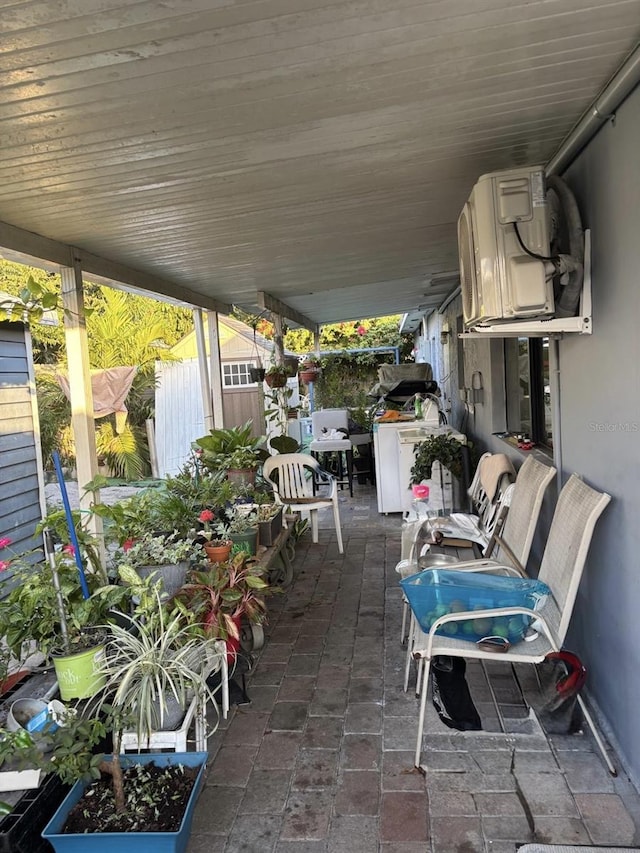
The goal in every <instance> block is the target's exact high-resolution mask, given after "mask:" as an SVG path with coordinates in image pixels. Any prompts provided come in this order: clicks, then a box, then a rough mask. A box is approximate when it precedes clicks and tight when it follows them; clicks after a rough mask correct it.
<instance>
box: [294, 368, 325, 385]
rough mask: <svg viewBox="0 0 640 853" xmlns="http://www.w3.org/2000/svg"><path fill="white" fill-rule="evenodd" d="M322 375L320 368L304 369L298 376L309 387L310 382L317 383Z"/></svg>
mask: <svg viewBox="0 0 640 853" xmlns="http://www.w3.org/2000/svg"><path fill="white" fill-rule="evenodd" d="M320 373H321V370H320V368H319V367H303V368H302V369H301V370H300V372H299V373H298V376H299V377H300V380H301V381H302V382H304V384H305V385H308V384H309V383H310V382H317V380H318V377H319V376H320Z"/></svg>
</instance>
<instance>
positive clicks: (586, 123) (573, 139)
mask: <svg viewBox="0 0 640 853" xmlns="http://www.w3.org/2000/svg"><path fill="white" fill-rule="evenodd" d="M638 82H640V44H639V45H638V46H637V47H636V48H635V49H634V50H633V51H632V52H631V53H630V54H629V56H628V57H627V59H626V60H625V62H624V64H623V65H622V66H621V68H620V69H619V70H618V71H617V72H616V73H615V75H614V76H613V77H612V78H611V80H610V81H609V82H608V83H607V85H606V86H605V87H604V89H603V90H602V92H601V93H600V94H599V95H598V97H597V98H596V100H595V101H594V102H593V104H592V105H591V106H590V107H589V109H588V110H587V111H586V112H585V113H584V115H583V116H582V118H581V119H580V120H579V121H578V123H577V124H576V125H575V127H574V128H573V130H572V131H570V133H569V135H568V136H567V137H566V138H565V140H564V142H562V144H561V145H560V148H559V149H558V151H557V152H556V154H555V155H554V156H553V157H552V158H551V160H550V161H549V162H548V163H547V166H546V170H545V171H546V173H547V175H559V174H562V172H564V170H565V169H566V168H567V167H568V166H569V165H570V164H571V163H572V162H573V160H575V158H576V157H577V156H578V154H579V153H580V152H581V151H582V149H583V148H584V147H585V145H587V143H588V142H590V141H591V139H593V137H594V136H595V135H596V133H597V132H598V131H599V130H600V128H601V127H602V125H603V124H604V123H605V122H606V121H608V120H609V119H613V118H614V115H615V111H616V110H617V109H618V107H619V106H620V104H621V103H622V102H623V101H624V99H625V98H626V97H627V95H629V94H630V93H631V92H632V91H633V89H634V88H635V87H636V86H637V84H638Z"/></svg>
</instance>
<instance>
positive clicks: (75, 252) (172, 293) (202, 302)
mask: <svg viewBox="0 0 640 853" xmlns="http://www.w3.org/2000/svg"><path fill="white" fill-rule="evenodd" d="M0 248H1V249H6V250H8V252H9V253H11V254H13V256H14V257H13V258H10V259H11V260H17V261H20V262H22V263H30V264H31V265H32V266H37V265H38V261H41V262H42V263H43V265H44V266H45V268H46V269H51V265H52V264H53V265H55V266H61V267H70V266H73V265H74V263H75V264H80V266H81V268H82V273H83V276H84V277H85V279H86V280H87V281H93V282H96V283H97V284H106V285H108V286H110V287H116V288H117V287H120V288H123V289H131V290H133V291H137V292H142V293H144V294H145V295H152V296H161V297H165V298H167V299H169V300H171V301H173V302H177V303H181V304H186V305H193V306H196V307H198V308H205V309H206V310H208V311H218V312H219V313H220V314H229V313H230V312H231V305H229V304H228V303H226V302H221V301H219V300H218V299H213V298H212V297H209V296H204V295H202V294H199V293H196V292H195V291H193V290H190V289H189V288H188V287H184V285H181V284H177V283H176V282H173V281H167V279H163V278H158V276H155V275H152V274H151V273H147V272H143V271H142V270H138V269H134V268H133V267H129V266H126V265H125V264H120V263H117V262H116V261H110V260H108V258H102V257H100V256H99V255H94V254H92V253H91V252H86V251H84V249H79V248H77V247H74V246H70V245H68V244H66V243H61V242H59V241H58V240H51V239H50V238H49V237H42V236H41V235H40V234H34V233H33V232H32V231H25V230H24V229H22V228H16V226H15V225H9V223H8V222H0Z"/></svg>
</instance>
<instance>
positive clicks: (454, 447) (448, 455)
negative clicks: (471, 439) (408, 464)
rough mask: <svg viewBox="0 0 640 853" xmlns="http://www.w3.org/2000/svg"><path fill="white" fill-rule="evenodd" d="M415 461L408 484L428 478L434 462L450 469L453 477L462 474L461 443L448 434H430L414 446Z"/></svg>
mask: <svg viewBox="0 0 640 853" xmlns="http://www.w3.org/2000/svg"><path fill="white" fill-rule="evenodd" d="M414 452H415V461H414V464H413V467H412V468H411V481H410V483H409V485H410V486H413V485H416V484H418V483H421V482H422V481H423V480H430V479H431V475H432V466H433V463H434V462H439V463H440V464H441V465H442V466H443V468H447V469H448V470H449V471H451V474H452V475H453V476H454V477H457V478H459V477H461V476H462V453H463V451H462V444H461V443H460V442H459V441H457V440H456V439H455V438H451V437H450V436H448V435H431V436H429V437H428V438H427V439H425V441H421V442H420V443H419V444H416V446H415V450H414Z"/></svg>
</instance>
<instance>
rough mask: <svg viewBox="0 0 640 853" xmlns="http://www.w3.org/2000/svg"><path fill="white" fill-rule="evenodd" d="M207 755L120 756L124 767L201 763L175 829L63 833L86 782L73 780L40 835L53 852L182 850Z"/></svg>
mask: <svg viewBox="0 0 640 853" xmlns="http://www.w3.org/2000/svg"><path fill="white" fill-rule="evenodd" d="M208 757H209V756H208V753H206V752H164V753H148V754H144V755H138V754H135V755H126V756H125V755H123V756H121V761H122V765H123V767H126V766H127V765H131V764H149V763H150V762H152V761H154V762H155V763H156V764H157V765H158V766H159V767H165V766H166V765H168V764H185V765H186V766H188V767H198V766H200V772H199V773H198V776H197V778H196V781H195V784H194V786H193V791H192V792H191V796H190V797H189V802H188V803H187V808H186V810H185V814H184V818H183V820H182V823H181V825H180V829H179V830H178V831H177V832H96V833H91V834H78V835H65V834H63V832H62V828H63V826H64V824H65V821H66V819H67V815H68V814H69V812H70V811H71V809H72V808H73V806H75V804H76V803H77V802H78V800H79V799H80V798H81V797H82V795H83V794H84V791H85V788H86V787H87V783H86V782H76V784H75V785H74V786H73V788H72V789H71V791H69V794H68V795H67V797H66V798H65V799H64V800H63V802H62V805H61V806H60V808H59V809H58V811H57V812H56V813H55V814H54V816H53V817H52V818H51V820H50V821H49V823H48V824H47V825H46V826H45V828H44V830H43V832H42V837H43V838H45V839H46V840H47V841H49V842H50V843H51V845H52V846H53V848H54V850H55V851H56V853H114V851H118V853H184V851H185V850H186V848H187V843H188V841H189V835H190V834H191V823H192V821H193V812H194V809H195V805H196V800H197V799H198V794H199V793H200V788H201V787H202V782H203V777H204V771H205V767H206V762H207V758H208Z"/></svg>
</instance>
